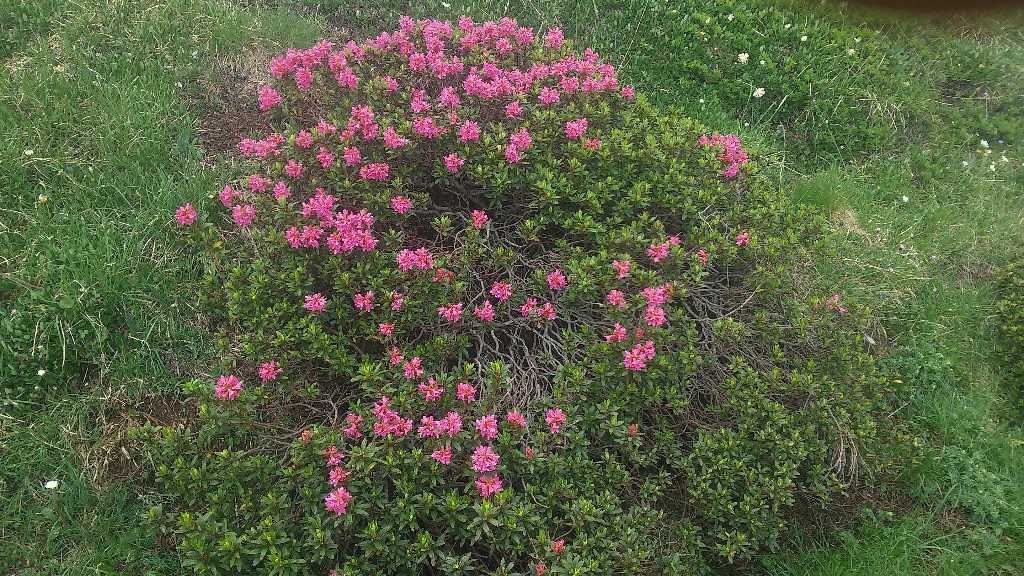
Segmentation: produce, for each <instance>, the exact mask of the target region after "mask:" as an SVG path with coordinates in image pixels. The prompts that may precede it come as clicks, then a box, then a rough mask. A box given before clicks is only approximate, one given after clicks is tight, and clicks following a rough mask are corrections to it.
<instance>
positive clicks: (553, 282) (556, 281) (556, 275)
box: [548, 270, 568, 290]
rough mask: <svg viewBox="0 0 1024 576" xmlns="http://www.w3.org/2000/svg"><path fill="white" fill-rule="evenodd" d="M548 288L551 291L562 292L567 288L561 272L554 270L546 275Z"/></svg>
mask: <svg viewBox="0 0 1024 576" xmlns="http://www.w3.org/2000/svg"><path fill="white" fill-rule="evenodd" d="M548 286H549V287H550V288H551V289H552V290H564V289H565V287H566V286H568V282H566V280H565V274H563V273H562V271H561V270H555V271H554V272H552V273H550V274H548Z"/></svg>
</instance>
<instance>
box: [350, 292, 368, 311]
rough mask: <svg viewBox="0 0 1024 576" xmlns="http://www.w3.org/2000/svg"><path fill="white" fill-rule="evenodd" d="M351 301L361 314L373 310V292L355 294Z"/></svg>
mask: <svg viewBox="0 0 1024 576" xmlns="http://www.w3.org/2000/svg"><path fill="white" fill-rule="evenodd" d="M352 300H353V301H354V302H355V306H356V308H357V309H359V310H362V311H363V312H369V311H370V310H373V290H369V291H367V292H366V294H356V295H355V296H353V297H352Z"/></svg>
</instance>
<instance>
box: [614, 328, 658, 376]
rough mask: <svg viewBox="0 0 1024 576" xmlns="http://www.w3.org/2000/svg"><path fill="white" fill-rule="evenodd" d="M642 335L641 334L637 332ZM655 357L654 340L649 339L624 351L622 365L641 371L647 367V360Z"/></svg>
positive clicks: (628, 368)
mask: <svg viewBox="0 0 1024 576" xmlns="http://www.w3.org/2000/svg"><path fill="white" fill-rule="evenodd" d="M637 337H638V338H639V337H640V334H639V333H638V334H637ZM652 358H654V342H652V341H651V340H648V341H646V342H644V343H643V344H637V345H636V346H633V349H632V350H626V351H625V352H623V353H622V365H623V366H625V367H626V369H627V370H633V371H639V370H643V369H644V368H646V367H647V361H648V360H651V359H652Z"/></svg>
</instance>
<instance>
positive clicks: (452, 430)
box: [441, 412, 462, 436]
mask: <svg viewBox="0 0 1024 576" xmlns="http://www.w3.org/2000/svg"><path fill="white" fill-rule="evenodd" d="M441 422H442V423H443V424H444V426H445V428H447V430H446V431H447V432H448V436H455V435H456V434H458V433H459V431H460V430H462V416H459V413H458V412H449V413H448V414H446V415H445V417H444V418H443V419H441Z"/></svg>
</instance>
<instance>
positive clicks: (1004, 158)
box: [999, 154, 1010, 162]
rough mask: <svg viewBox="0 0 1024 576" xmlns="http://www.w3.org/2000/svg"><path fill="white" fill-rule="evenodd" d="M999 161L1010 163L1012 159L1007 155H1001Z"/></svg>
mask: <svg viewBox="0 0 1024 576" xmlns="http://www.w3.org/2000/svg"><path fill="white" fill-rule="evenodd" d="M999 160H1000V161H1001V162H1009V161H1010V159H1009V158H1007V157H1006V154H1001V155H1000V156H999Z"/></svg>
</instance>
